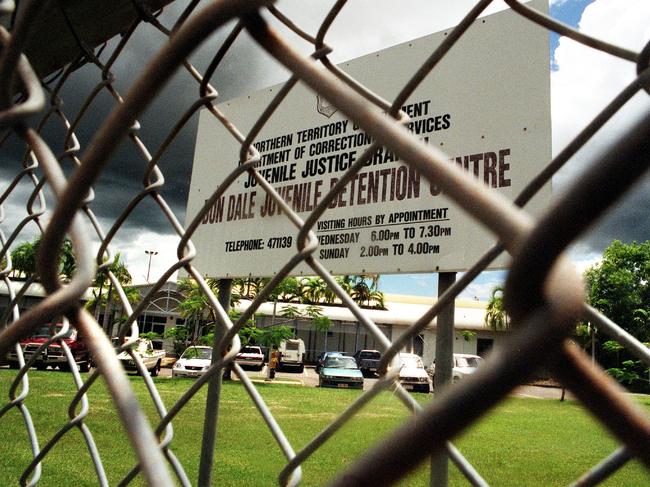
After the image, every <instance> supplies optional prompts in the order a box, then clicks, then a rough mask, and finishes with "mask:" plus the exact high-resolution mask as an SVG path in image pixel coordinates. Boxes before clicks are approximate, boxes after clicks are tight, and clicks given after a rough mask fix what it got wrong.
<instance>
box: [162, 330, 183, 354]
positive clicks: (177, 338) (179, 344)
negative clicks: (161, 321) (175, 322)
mask: <svg viewBox="0 0 650 487" xmlns="http://www.w3.org/2000/svg"><path fill="white" fill-rule="evenodd" d="M163 338H167V339H171V340H173V342H172V347H173V348H174V353H175V354H176V355H180V354H181V353H183V350H185V347H186V344H187V341H188V339H189V331H188V329H187V328H185V327H184V326H175V327H173V328H168V329H167V330H165V334H164V335H163Z"/></svg>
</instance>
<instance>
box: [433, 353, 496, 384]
mask: <svg viewBox="0 0 650 487" xmlns="http://www.w3.org/2000/svg"><path fill="white" fill-rule="evenodd" d="M482 363H483V358H481V357H479V356H478V355H471V354H467V353H455V354H454V355H453V362H452V369H451V381H452V382H457V381H459V380H460V379H462V378H463V377H466V376H468V375H471V374H473V373H474V372H476V370H477V369H478V367H479V366H480V365H481V364H482ZM435 373H436V362H435V360H434V361H433V363H432V364H431V366H430V367H429V375H430V376H431V380H432V381H433V378H434V376H435Z"/></svg>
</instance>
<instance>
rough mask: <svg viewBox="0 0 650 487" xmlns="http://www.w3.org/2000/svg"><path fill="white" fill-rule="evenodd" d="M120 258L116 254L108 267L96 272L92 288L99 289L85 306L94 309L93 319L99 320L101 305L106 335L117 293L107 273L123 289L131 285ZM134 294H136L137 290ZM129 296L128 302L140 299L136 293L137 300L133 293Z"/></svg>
mask: <svg viewBox="0 0 650 487" xmlns="http://www.w3.org/2000/svg"><path fill="white" fill-rule="evenodd" d="M120 257H121V256H120V254H119V253H118V254H116V255H115V259H113V262H111V263H110V265H108V266H106V267H102V268H101V269H99V270H98V271H97V274H96V275H95V280H94V282H93V286H94V287H95V288H99V290H98V291H93V295H94V298H93V299H92V300H90V301H89V302H88V303H87V304H86V307H87V308H88V309H93V308H94V311H95V319H98V318H99V312H100V309H101V307H102V305H103V308H104V318H103V320H102V328H103V329H104V331H106V333H108V332H109V329H108V328H109V326H110V316H111V311H112V309H113V301H114V300H115V298H117V293H116V292H115V291H114V289H113V282H112V281H111V280H110V279H109V273H112V274H113V275H114V276H115V278H116V279H117V282H119V283H120V285H121V286H122V287H123V288H125V286H128V285H129V284H131V280H132V277H131V273H130V272H129V270H128V269H127V267H126V264H124V262H122V261H121V260H120ZM106 284H108V288H107V290H106V292H105V291H104V287H105V286H106ZM125 291H126V288H125ZM135 292H137V290H136V291H135ZM130 296H131V297H130V298H129V301H130V302H136V301H138V300H139V299H140V293H138V297H137V299H135V293H134V292H132V291H131V294H130ZM127 298H128V296H127ZM131 299H135V301H131Z"/></svg>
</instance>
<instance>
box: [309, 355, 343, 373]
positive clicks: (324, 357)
mask: <svg viewBox="0 0 650 487" xmlns="http://www.w3.org/2000/svg"><path fill="white" fill-rule="evenodd" d="M341 355H346V353H345V352H323V353H321V354H320V355H319V356H318V358H317V359H316V369H315V370H316V373H318V372H319V371H320V369H321V368H322V367H323V364H324V363H325V360H327V357H340V356H341Z"/></svg>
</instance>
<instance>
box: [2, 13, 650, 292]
mask: <svg viewBox="0 0 650 487" xmlns="http://www.w3.org/2000/svg"><path fill="white" fill-rule="evenodd" d="M474 3H475V1H472V0H455V1H454V2H449V1H447V0H433V1H432V0H412V1H411V2H409V8H408V9H405V8H404V6H403V4H402V3H401V2H394V1H392V0H355V1H353V2H349V3H348V4H347V5H346V7H345V9H344V14H345V15H342V16H340V18H339V19H337V21H336V23H335V24H334V26H333V27H332V29H331V31H330V32H329V33H328V38H327V42H328V44H330V45H332V46H333V47H334V53H333V55H332V58H333V60H334V61H335V62H341V61H344V60H348V59H352V58H355V57H358V56H360V55H363V54H367V53H370V52H373V51H376V50H379V49H383V48H386V47H390V46H392V45H395V44H398V43H400V42H404V41H407V40H410V39H413V38H417V37H421V36H424V35H427V34H430V33H433V32H437V31H440V30H444V29H446V28H449V27H451V26H453V25H455V24H456V23H457V22H458V21H459V20H460V19H461V18H462V17H463V16H464V14H465V13H466V12H467V11H468V10H469V9H470V8H471V7H472V6H473V5H474ZM186 4H187V0H177V1H176V2H174V3H172V4H171V5H169V6H168V7H167V8H166V9H165V11H164V12H163V15H161V17H160V20H161V22H163V24H165V25H167V26H168V27H171V25H172V22H173V20H174V19H175V18H177V16H178V14H179V12H181V11H182V9H183V8H184V7H185V5H186ZM305 4H306V2H305V0H280V1H279V2H278V3H277V6H278V8H279V9H280V10H281V11H282V12H285V13H287V14H288V16H289V17H290V18H292V19H293V20H294V21H295V22H296V23H297V24H298V25H300V26H301V27H303V28H304V29H306V30H307V31H309V32H316V29H317V28H318V26H319V25H320V21H321V19H322V18H323V16H324V15H325V13H326V10H327V9H328V8H329V7H330V6H331V2H323V1H313V2H310V4H309V5H310V6H309V8H305ZM503 8H505V4H503V3H502V2H500V1H495V2H493V5H492V6H491V8H490V9H489V10H488V11H487V13H492V12H494V11H497V10H500V9H503ZM550 13H551V15H552V16H553V17H555V18H557V19H559V20H561V21H563V22H565V23H567V24H570V25H572V26H574V27H576V28H579V29H580V30H583V31H585V32H587V33H590V34H593V35H596V36H598V37H599V38H603V39H606V40H608V41H609V42H612V43H615V44H618V45H621V46H625V47H628V48H631V49H634V50H637V51H640V50H641V48H642V47H643V46H644V44H645V43H646V42H647V41H648V40H649V39H650V22H648V19H650V2H647V0H625V1H620V0H552V1H551V5H550ZM360 20H362V21H360ZM228 32H229V30H228V29H221V30H220V31H218V32H217V33H216V34H215V35H213V37H212V38H211V39H210V40H209V41H208V42H206V43H205V44H204V46H202V47H201V49H199V51H198V52H197V53H196V54H195V55H194V56H193V57H192V58H191V62H192V63H193V64H195V65H196V66H197V67H198V68H199V69H205V67H206V66H207V64H208V63H209V61H210V59H211V57H212V56H213V55H214V52H215V49H216V47H215V46H218V45H220V42H221V41H222V40H223V39H224V38H225V36H226V35H227V34H228ZM115 42H117V41H112V42H111V43H109V47H110V46H112V45H114V43H115ZM163 42H166V38H165V36H163V35H162V34H160V33H159V32H157V31H156V30H155V29H154V28H153V27H151V26H148V25H144V26H142V27H141V28H139V29H138V31H137V32H136V36H135V37H134V38H133V39H132V40H131V41H130V42H129V44H128V45H127V49H126V51H125V53H124V55H122V56H121V57H120V59H119V60H118V62H117V64H116V65H115V67H114V69H113V70H112V71H113V73H114V74H115V78H116V82H115V83H116V87H117V88H118V90H119V91H120V92H121V93H122V94H124V93H125V92H126V91H127V88H128V86H129V85H130V83H131V82H132V80H133V78H134V76H135V74H137V73H138V72H139V71H140V70H141V67H142V59H147V58H149V57H150V56H151V55H152V54H153V53H154V52H156V51H157V50H158V49H159V48H160V46H161V45H162V43H163ZM549 44H550V48H551V59H552V62H551V65H552V72H551V96H552V101H551V104H552V106H551V110H552V120H553V126H552V131H553V152H554V153H557V152H558V151H559V150H560V149H561V148H562V147H564V146H565V145H566V144H567V142H568V141H569V140H571V138H572V137H573V136H574V135H575V134H576V133H577V132H578V131H579V130H580V128H582V127H583V126H584V125H585V124H586V123H588V122H589V121H590V120H591V118H592V117H593V116H594V115H595V114H596V113H597V112H598V111H599V110H600V109H601V108H602V107H603V106H604V105H605V104H606V103H607V101H608V100H609V99H611V98H612V97H613V96H614V95H615V94H616V93H618V91H620V90H621V88H622V87H623V86H625V84H627V83H628V82H629V81H631V80H632V79H633V76H634V72H635V71H634V69H635V67H634V66H633V65H632V64H631V63H629V62H624V61H620V60H617V59H614V58H612V57H611V56H608V55H606V54H602V53H600V52H597V51H595V50H592V49H589V48H586V47H583V46H581V45H579V44H577V43H575V42H573V41H571V40H570V39H566V38H560V37H558V36H557V35H552V36H551V37H550V42H549ZM109 51H110V49H107V50H106V52H109ZM305 52H307V51H306V50H305ZM287 76H288V75H287V72H286V71H285V70H284V69H283V68H281V67H279V66H278V64H277V63H276V62H275V61H274V60H272V59H270V58H269V57H268V56H267V55H266V54H264V53H263V52H262V51H261V49H259V48H258V47H257V46H256V45H255V44H254V42H253V41H252V40H251V39H250V38H247V37H245V36H244V38H242V39H239V40H238V41H237V43H236V44H235V46H234V49H232V51H230V52H229V53H228V54H227V55H226V57H225V58H224V61H223V66H222V68H221V69H220V70H218V71H217V73H216V75H215V77H214V78H213V79H212V84H213V85H214V86H215V87H217V89H218V91H219V101H227V100H229V99H232V98H235V97H238V96H242V95H245V94H247V93H250V92H252V91H254V90H257V89H261V88H263V87H266V86H270V85H273V84H276V83H279V82H282V81H284V80H285V79H286V78H287ZM98 81H99V75H98V73H97V70H96V69H94V68H92V67H85V68H82V69H80V70H78V71H77V72H76V73H74V75H73V76H72V77H71V81H70V83H68V85H67V87H66V88H65V90H64V92H63V94H62V98H63V99H64V100H65V103H66V105H65V109H66V112H67V113H75V112H76V110H77V109H78V108H79V107H80V105H81V103H82V101H83V99H82V98H80V97H79V96H75V95H76V94H77V93H87V92H89V91H90V89H92V87H93V86H94V85H95V84H96V83H97V82H98ZM197 86H198V85H197V84H196V83H195V82H194V81H193V80H192V79H191V78H190V77H189V75H188V74H187V73H184V72H182V71H181V72H179V74H178V75H177V76H176V77H175V78H174V79H173V80H172V81H171V82H170V83H169V84H168V85H167V86H166V87H165V88H164V89H163V91H162V93H161V95H160V96H158V97H157V99H156V101H155V102H154V103H153V105H152V106H151V107H150V108H149V109H148V110H147V111H146V113H145V114H144V115H143V116H142V118H141V119H140V123H141V125H142V127H143V129H142V131H141V133H140V136H141V137H142V139H143V141H144V142H145V144H146V145H147V147H150V148H153V149H155V148H156V147H158V146H159V145H160V143H161V142H162V141H163V140H164V138H165V136H166V134H167V133H168V131H169V130H170V129H171V127H172V126H173V125H174V124H175V122H176V120H177V119H178V117H179V116H180V114H181V113H182V111H184V110H185V109H186V108H187V107H189V106H190V105H191V103H192V102H193V101H194V100H195V99H196V98H197V93H198V88H197ZM646 96H647V95H642V96H639V97H637V98H636V99H634V100H633V102H632V103H630V106H629V107H626V110H625V111H624V112H623V113H621V114H620V115H619V116H617V117H616V118H615V119H614V120H613V121H612V122H611V123H610V124H608V126H607V127H605V128H604V129H603V131H602V133H599V134H598V136H597V137H595V138H594V140H593V141H592V142H590V144H588V145H587V146H586V147H585V148H584V149H583V150H581V151H580V153H579V154H577V156H576V158H575V160H572V161H571V163H570V164H568V165H567V166H566V167H565V168H564V169H563V170H562V171H561V173H560V174H558V175H557V176H556V177H555V178H554V180H553V191H554V193H555V194H561V193H562V191H563V190H564V189H565V188H566V187H567V185H568V184H569V183H570V182H571V181H572V180H573V179H574V178H575V177H576V175H577V174H579V173H580V172H582V171H584V170H585V169H586V167H588V163H589V160H590V159H591V158H592V157H593V155H594V154H595V153H597V152H598V151H599V150H601V149H602V147H603V146H604V144H606V143H607V142H608V141H609V140H611V137H612V135H615V134H617V133H620V131H621V130H622V129H623V127H624V126H625V125H626V123H629V120H631V119H633V117H634V114H635V113H638V112H639V111H640V110H642V109H644V108H645V109H647V108H648V106H649V105H648V101H647V100H646ZM113 105H114V101H113V100H112V99H111V97H110V96H109V95H108V94H107V93H105V92H103V93H102V94H100V96H99V97H98V98H97V100H95V101H94V102H93V106H92V109H93V113H94V114H93V117H86V119H85V121H84V123H83V124H82V125H81V126H80V127H79V129H78V131H77V132H78V136H79V139H80V141H81V144H82V147H83V146H84V143H88V141H89V140H90V138H91V136H92V134H93V133H94V131H95V130H96V129H97V127H98V125H99V123H100V121H101V119H103V118H104V117H105V116H106V115H107V114H108V113H109V112H110V110H111V108H112V107H113ZM197 122H198V121H197V117H194V118H193V119H192V120H191V121H190V123H189V124H188V125H187V126H186V127H185V129H184V130H183V131H182V132H181V134H180V135H179V136H178V137H177V138H176V139H175V141H174V142H173V144H172V145H171V146H170V148H169V150H168V151H167V152H166V153H165V155H164V156H163V158H162V159H161V162H160V167H161V169H162V171H163V173H164V175H165V183H166V184H165V187H164V189H163V190H162V195H163V197H164V198H165V200H166V201H167V203H168V204H169V206H170V208H171V209H172V211H173V212H174V214H175V215H176V216H177V217H178V219H179V220H180V221H181V223H184V221H185V205H186V203H187V196H188V187H189V180H190V174H191V166H192V159H193V157H194V146H195V140H196V128H197ZM57 130H58V133H57ZM44 132H45V133H46V134H50V135H54V140H59V141H60V140H61V136H60V129H58V128H57V127H56V125H55V123H54V122H52V123H51V126H50V125H46V127H45V129H44ZM57 136H58V138H57ZM59 150H62V148H61V147H60V148H59ZM70 167H71V165H70ZM144 167H145V163H144V161H143V158H142V156H141V155H140V154H138V153H137V151H136V150H135V149H134V147H133V144H130V143H123V144H121V146H120V148H119V149H118V151H117V153H116V154H115V156H114V157H113V158H112V159H111V161H110V163H109V165H108V167H107V170H106V171H104V173H103V174H102V176H101V178H100V180H99V181H98V182H97V184H96V185H95V188H94V189H95V193H96V201H95V202H94V203H92V204H91V207H92V209H93V211H94V212H95V213H96V214H97V217H98V219H99V221H100V223H101V224H102V226H103V227H104V230H105V231H108V229H109V228H110V225H111V224H112V222H113V221H114V220H115V218H116V216H117V215H118V214H119V213H120V212H121V211H123V209H124V208H125V207H126V206H127V204H128V202H129V201H130V200H131V199H132V198H133V197H134V196H135V195H136V194H137V193H138V191H139V190H140V189H141V187H142V186H141V180H142V172H143V169H144ZM14 168H15V164H14V165H8V164H0V179H3V180H7V179H8V178H9V177H11V176H13V174H14V171H13V169H14ZM69 170H70V168H68V171H69ZM21 190H22V191H23V192H22V193H21ZM27 190H28V187H27V186H24V185H23V186H19V188H18V191H16V192H15V193H16V197H15V198H10V200H9V201H7V202H5V205H4V206H5V208H4V209H5V214H6V219H5V222H4V223H3V228H4V229H5V233H6V232H7V230H6V229H7V228H12V225H15V223H16V220H15V218H14V217H13V215H19V214H22V213H24V200H25V192H26V191H27ZM649 195H650V180H649V178H647V177H646V179H645V180H644V182H643V184H642V185H641V187H640V188H639V189H638V190H636V191H635V192H634V194H632V195H630V196H629V197H628V198H627V199H626V201H624V202H623V203H622V204H621V205H619V206H618V207H617V208H615V209H614V210H613V211H611V212H610V216H609V218H607V219H605V220H604V221H603V222H601V223H600V224H599V225H598V226H597V227H596V228H594V229H592V230H591V231H590V232H589V233H588V234H587V235H585V236H584V237H583V238H582V239H581V240H580V241H579V242H577V243H576V244H575V245H574V246H573V247H572V249H571V250H570V256H571V258H572V260H573V261H574V262H575V263H576V265H577V266H578V267H579V268H581V269H583V268H586V267H587V266H589V265H591V264H593V263H594V262H596V260H597V258H598V256H599V255H600V254H601V253H602V250H603V249H604V248H605V247H606V245H607V244H608V243H609V242H611V240H613V239H615V238H618V239H622V240H624V241H631V240H646V239H648V238H649V235H650V231H649V230H650V222H649V221H648V218H647V215H648V214H649V211H648V209H649V208H650V196H649ZM21 205H22V207H21ZM12 218H14V219H13V220H12ZM36 231H37V229H36V228H35V227H34V226H33V225H31V226H30V225H28V226H27V227H26V228H25V229H24V232H23V233H22V234H21V237H24V238H22V239H19V240H28V239H31V236H33V234H34V233H35V232H36ZM177 243H178V238H177V237H176V236H175V235H174V233H173V231H172V228H171V225H170V224H169V222H168V221H166V219H165V218H164V216H163V214H162V212H161V211H160V210H159V209H158V208H157V207H156V206H155V205H154V203H153V202H152V201H150V200H149V199H146V200H145V201H144V202H143V203H142V204H141V205H139V206H138V208H137V209H136V211H135V212H134V213H133V214H132V215H131V216H130V217H129V218H128V219H127V221H126V223H125V224H124V225H123V226H122V227H121V228H120V230H119V231H118V233H117V234H116V236H115V239H114V241H113V247H114V248H115V250H116V251H118V252H120V253H121V256H122V258H123V260H124V261H125V262H126V264H127V266H128V268H129V269H130V271H131V274H132V275H133V278H134V282H136V283H142V282H145V281H146V277H147V273H149V274H150V280H154V279H157V278H158V277H159V276H160V275H161V274H162V273H163V272H164V271H165V270H166V269H167V268H168V267H169V266H170V265H171V264H172V263H173V262H175V260H176V246H177ZM145 250H150V251H156V252H158V253H157V254H156V255H153V256H151V260H149V255H148V254H146V253H145ZM149 265H150V270H149ZM504 276H505V274H504V272H503V271H494V272H485V273H483V274H482V275H481V276H480V277H479V278H477V280H476V281H475V282H474V283H472V285H471V286H470V287H469V288H467V289H466V290H465V291H464V292H463V294H462V295H461V297H464V298H469V299H481V300H484V299H487V298H488V296H489V294H490V292H491V290H492V288H493V287H494V286H495V285H496V284H498V283H500V282H502V281H503V279H504ZM380 286H381V289H382V290H383V291H384V292H387V293H398V294H413V295H435V294H436V293H437V290H436V288H437V284H436V277H435V275H433V274H419V275H401V276H382V278H381V280H380Z"/></svg>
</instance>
